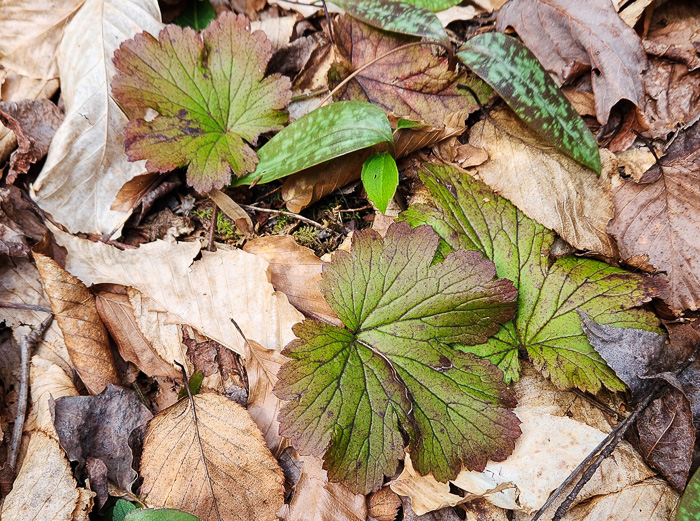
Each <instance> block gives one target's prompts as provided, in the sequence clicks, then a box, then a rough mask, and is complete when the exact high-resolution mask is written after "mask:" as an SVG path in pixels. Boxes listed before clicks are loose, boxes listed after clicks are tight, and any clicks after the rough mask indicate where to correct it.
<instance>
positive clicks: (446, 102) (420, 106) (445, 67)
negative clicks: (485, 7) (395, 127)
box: [330, 16, 491, 125]
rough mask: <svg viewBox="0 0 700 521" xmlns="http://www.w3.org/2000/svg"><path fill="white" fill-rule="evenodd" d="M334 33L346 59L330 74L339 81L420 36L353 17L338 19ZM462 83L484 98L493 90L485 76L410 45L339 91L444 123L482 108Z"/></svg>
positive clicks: (387, 108) (400, 112) (392, 111)
mask: <svg viewBox="0 0 700 521" xmlns="http://www.w3.org/2000/svg"><path fill="white" fill-rule="evenodd" d="M334 34H335V38H336V39H337V41H338V46H339V49H340V51H341V53H342V56H343V59H342V60H341V61H340V62H338V63H336V64H335V65H334V67H333V68H332V69H331V72H330V74H331V77H333V78H336V79H337V80H338V81H339V80H342V79H343V78H344V77H345V76H347V75H348V74H350V73H351V72H353V71H355V70H357V69H359V68H360V67H362V66H363V65H365V64H366V63H368V62H370V61H371V60H373V59H375V58H377V57H379V56H381V55H383V54H384V53H386V52H389V51H391V50H392V49H395V48H397V47H399V46H401V45H404V44H407V43H410V42H415V41H416V39H415V38H411V37H405V36H400V35H396V34H390V33H387V32H385V31H381V30H378V29H374V28H372V27H370V26H368V25H366V24H363V23H361V22H359V21H357V20H355V19H353V18H350V17H348V16H343V17H340V18H339V19H338V21H337V22H336V24H335V31H334ZM457 85H467V86H469V87H470V88H471V89H472V90H474V91H475V92H476V93H477V95H478V96H479V98H480V101H481V102H482V103H485V102H486V99H487V98H488V96H489V94H490V93H491V89H490V88H489V87H488V86H487V85H486V84H485V83H483V82H482V81H481V80H478V79H475V78H473V77H468V76H467V75H466V73H465V72H461V73H458V72H456V71H454V70H450V67H449V64H448V58H447V57H446V56H442V57H439V56H436V55H434V54H432V52H431V51H430V50H429V49H427V48H425V47H410V48H407V49H405V50H403V51H399V52H396V53H394V54H392V55H390V56H388V57H386V58H384V59H382V60H380V61H378V62H377V63H376V64H373V65H371V66H369V67H367V68H366V69H364V70H363V71H362V72H360V73H359V74H358V75H357V76H355V77H354V78H353V79H352V80H351V81H350V83H348V85H347V86H346V87H344V88H343V90H341V91H340V92H339V97H340V99H355V100H361V101H369V102H371V103H373V104H375V105H378V106H379V107H381V108H383V109H384V110H385V111H386V112H388V113H390V114H393V115H395V116H397V117H401V118H406V119H410V120H414V121H421V122H423V123H427V124H429V125H443V124H444V123H445V121H446V120H447V119H448V118H449V117H450V116H451V115H453V114H455V113H459V115H460V117H461V119H462V120H464V119H466V118H467V117H468V116H469V114H470V113H472V112H474V111H476V110H478V109H479V106H478V105H477V104H476V102H475V101H474V99H473V98H472V97H471V95H470V94H469V93H467V92H466V91H461V92H460V91H459V90H458V89H457Z"/></svg>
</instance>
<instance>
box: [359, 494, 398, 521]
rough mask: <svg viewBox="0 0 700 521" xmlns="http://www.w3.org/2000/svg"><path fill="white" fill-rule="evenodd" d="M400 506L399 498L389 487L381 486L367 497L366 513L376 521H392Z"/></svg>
mask: <svg viewBox="0 0 700 521" xmlns="http://www.w3.org/2000/svg"><path fill="white" fill-rule="evenodd" d="M399 508H401V498H400V497H399V495H398V494H397V493H396V492H394V491H393V490H391V488H389V487H383V488H380V489H379V490H377V491H376V492H374V493H373V494H370V496H369V497H368V498H367V514H368V515H369V517H371V518H374V519H376V520H377V521H394V519H396V516H397V514H398V513H399Z"/></svg>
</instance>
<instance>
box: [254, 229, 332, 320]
mask: <svg viewBox="0 0 700 521" xmlns="http://www.w3.org/2000/svg"><path fill="white" fill-rule="evenodd" d="M243 250H244V251H247V252H248V253H253V254H255V255H260V256H261V257H263V258H264V259H265V260H266V261H267V262H269V263H270V277H271V281H272V285H273V286H274V288H275V290H277V291H281V292H282V293H284V294H285V295H287V298H288V299H289V302H290V303H291V304H292V305H293V306H294V307H296V308H297V309H298V310H299V311H301V312H302V313H304V314H305V315H306V316H308V317H311V318H314V319H316V320H321V321H325V322H328V323H330V324H335V325H337V326H341V325H342V323H341V322H340V320H339V319H338V316H337V315H336V314H335V312H334V311H333V310H332V309H331V307H330V306H329V305H328V302H326V299H325V298H323V295H322V294H321V291H320V290H319V287H318V283H319V281H320V280H321V272H322V270H323V261H322V260H321V259H319V258H318V257H317V256H316V254H315V253H314V252H313V251H312V250H310V249H309V248H304V247H303V246H300V245H299V244H297V243H296V241H295V240H294V238H293V237H291V236H289V235H279V236H269V237H260V238H258V239H253V240H252V241H249V242H248V243H246V245H245V246H244V248H243Z"/></svg>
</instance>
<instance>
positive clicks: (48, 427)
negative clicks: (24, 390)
mask: <svg viewBox="0 0 700 521" xmlns="http://www.w3.org/2000/svg"><path fill="white" fill-rule="evenodd" d="M29 389H30V391H31V411H30V413H29V415H28V416H27V421H26V422H25V425H24V430H25V432H26V431H34V430H40V431H42V432H44V433H48V434H50V435H51V436H52V437H53V438H55V439H58V435H57V434H56V429H55V428H54V426H53V418H52V416H51V401H52V400H57V399H58V398H61V397H63V396H78V391H77V390H76V388H75V385H74V384H73V379H72V378H71V375H69V374H67V373H66V372H65V371H64V370H63V369H62V368H61V367H60V366H58V365H56V364H54V363H53V362H51V361H50V360H47V359H45V358H43V357H41V356H39V355H35V356H33V357H32V365H31V369H30V373H29Z"/></svg>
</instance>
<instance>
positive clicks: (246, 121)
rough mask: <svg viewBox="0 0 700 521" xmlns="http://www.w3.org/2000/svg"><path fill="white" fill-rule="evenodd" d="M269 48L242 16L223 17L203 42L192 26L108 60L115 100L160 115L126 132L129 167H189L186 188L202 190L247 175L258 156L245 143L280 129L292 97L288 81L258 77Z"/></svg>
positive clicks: (143, 40) (171, 29)
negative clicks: (138, 164)
mask: <svg viewBox="0 0 700 521" xmlns="http://www.w3.org/2000/svg"><path fill="white" fill-rule="evenodd" d="M271 56H272V44H271V43H270V41H269V40H268V39H267V37H266V36H265V34H264V33H263V32H261V31H255V32H253V33H251V32H250V29H249V26H248V21H247V19H246V18H245V17H244V16H242V15H241V16H236V15H233V14H229V13H224V14H223V15H222V16H221V17H219V19H217V20H215V21H214V22H212V23H211V25H209V27H207V28H206V29H205V30H204V31H203V32H202V33H201V38H200V36H198V35H197V33H196V32H195V31H194V30H192V29H190V28H181V27H177V26H175V25H169V26H166V27H165V28H164V29H163V30H162V31H161V32H160V35H159V37H158V40H156V39H155V38H154V37H153V36H151V35H149V34H147V33H141V34H138V35H136V36H135V37H134V38H133V39H131V40H128V41H126V42H124V43H123V44H122V45H121V46H120V48H119V49H118V50H117V51H116V52H115V54H114V64H115V66H116V68H117V70H118V71H119V73H120V74H118V75H117V77H116V78H115V79H114V82H113V83H112V92H113V93H114V96H115V97H116V98H117V99H118V100H119V101H120V102H121V103H123V104H124V105H127V106H129V107H149V108H152V109H154V110H155V111H156V112H158V114H159V116H157V117H156V118H155V119H154V120H152V121H146V120H145V119H136V120H134V121H131V122H130V123H129V125H128V126H127V129H126V141H125V143H124V144H125V146H126V152H127V155H128V156H129V159H130V160H131V161H135V160H138V159H146V160H147V161H146V168H147V169H148V171H149V172H168V171H170V170H173V169H175V168H178V167H185V166H187V167H188V171H187V180H188V183H189V184H190V185H192V186H194V188H195V189H196V190H198V191H200V192H208V191H209V190H211V189H212V188H221V187H222V186H224V185H225V184H227V183H228V182H229V179H230V172H231V170H233V172H234V173H235V174H236V175H237V176H239V177H240V176H242V175H244V174H245V173H247V172H252V171H253V170H254V169H255V165H256V164H257V162H258V158H257V156H256V155H255V152H253V150H252V148H251V147H250V145H255V144H256V143H257V139H258V136H259V135H260V134H262V133H264V132H270V131H273V130H279V129H281V128H282V125H283V124H284V123H285V122H286V120H287V114H286V112H284V111H283V109H284V108H285V107H286V106H287V103H289V100H290V99H291V91H290V82H289V80H288V79H287V78H283V77H282V76H280V75H279V74H275V75H272V76H269V77H267V78H264V73H265V68H266V67H267V62H268V61H269V60H270V57H271Z"/></svg>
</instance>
